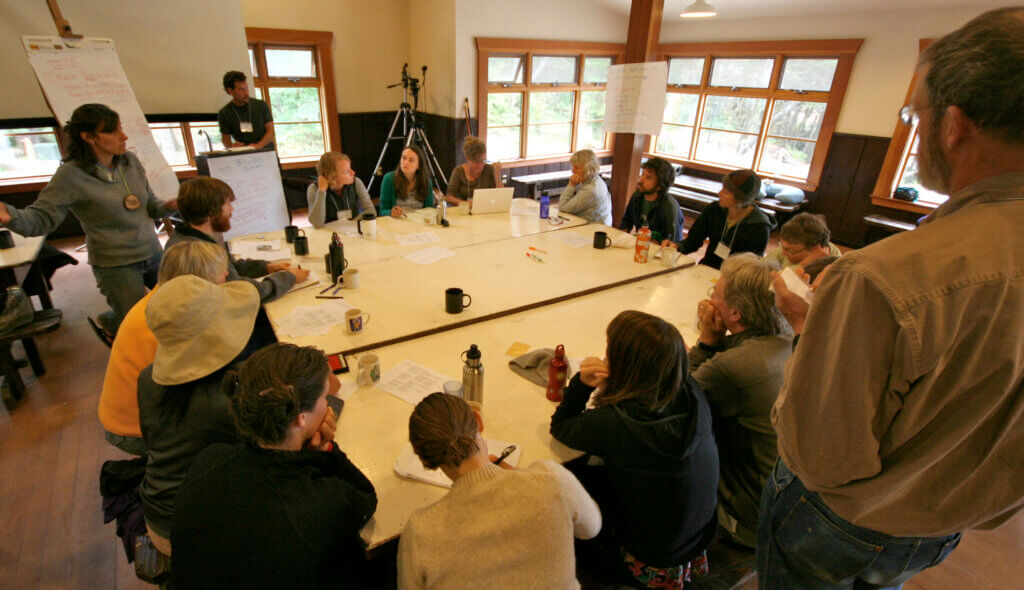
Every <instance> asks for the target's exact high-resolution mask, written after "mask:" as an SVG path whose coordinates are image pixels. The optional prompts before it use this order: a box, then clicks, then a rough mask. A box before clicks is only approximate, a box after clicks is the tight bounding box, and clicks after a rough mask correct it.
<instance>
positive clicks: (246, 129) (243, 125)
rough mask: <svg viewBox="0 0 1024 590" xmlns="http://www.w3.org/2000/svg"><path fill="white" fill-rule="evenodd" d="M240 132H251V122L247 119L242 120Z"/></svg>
mask: <svg viewBox="0 0 1024 590" xmlns="http://www.w3.org/2000/svg"><path fill="white" fill-rule="evenodd" d="M241 130H242V133H252V123H249V122H248V121H242V123H241Z"/></svg>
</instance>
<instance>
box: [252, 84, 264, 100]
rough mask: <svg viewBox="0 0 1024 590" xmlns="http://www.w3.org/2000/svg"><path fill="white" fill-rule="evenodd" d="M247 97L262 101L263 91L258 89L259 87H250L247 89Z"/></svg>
mask: <svg viewBox="0 0 1024 590" xmlns="http://www.w3.org/2000/svg"><path fill="white" fill-rule="evenodd" d="M249 95H250V96H254V97H256V98H258V99H260V100H263V89H262V88H260V87H259V86H255V87H252V86H250V87H249Z"/></svg>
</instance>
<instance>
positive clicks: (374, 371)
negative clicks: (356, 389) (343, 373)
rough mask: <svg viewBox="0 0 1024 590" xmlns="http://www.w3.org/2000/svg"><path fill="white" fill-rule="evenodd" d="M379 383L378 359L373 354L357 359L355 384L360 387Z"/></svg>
mask: <svg viewBox="0 0 1024 590" xmlns="http://www.w3.org/2000/svg"><path fill="white" fill-rule="evenodd" d="M378 381H380V357H378V356H377V355H375V354H364V355H363V356H361V357H359V373H358V374H357V376H356V383H358V384H359V385H360V386H361V387H366V386H369V385H373V384H374V383H377V382H378Z"/></svg>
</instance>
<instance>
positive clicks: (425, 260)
mask: <svg viewBox="0 0 1024 590" xmlns="http://www.w3.org/2000/svg"><path fill="white" fill-rule="evenodd" d="M452 256H455V252H452V251H451V250H448V249H446V248H442V247H440V246H433V247H431V248H427V249H426V250H419V251H416V252H410V253H409V254H406V255H405V256H403V257H402V258H405V259H408V260H411V261H413V262H415V263H416V264H432V263H434V262H437V261H438V260H444V259H445V258H451V257H452Z"/></svg>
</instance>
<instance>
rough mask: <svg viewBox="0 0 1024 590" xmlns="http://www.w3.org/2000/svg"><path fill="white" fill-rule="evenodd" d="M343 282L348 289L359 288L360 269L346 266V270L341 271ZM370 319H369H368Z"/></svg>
mask: <svg viewBox="0 0 1024 590" xmlns="http://www.w3.org/2000/svg"><path fill="white" fill-rule="evenodd" d="M341 282H342V285H344V286H345V288H346V289H358V288H359V269H358V268H346V269H345V272H343V273H341ZM367 321H369V320H367Z"/></svg>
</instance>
